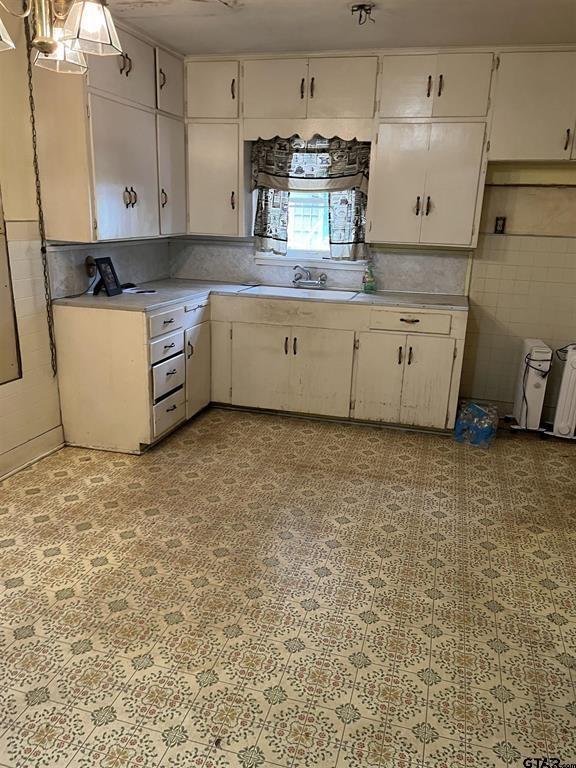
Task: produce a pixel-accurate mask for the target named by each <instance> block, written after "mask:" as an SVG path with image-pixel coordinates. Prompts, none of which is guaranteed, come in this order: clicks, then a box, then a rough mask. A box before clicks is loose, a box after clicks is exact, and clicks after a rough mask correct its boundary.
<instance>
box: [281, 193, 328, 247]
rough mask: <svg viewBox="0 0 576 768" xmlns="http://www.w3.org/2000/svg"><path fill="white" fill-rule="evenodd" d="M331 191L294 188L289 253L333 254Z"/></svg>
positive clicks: (289, 210)
mask: <svg viewBox="0 0 576 768" xmlns="http://www.w3.org/2000/svg"><path fill="white" fill-rule="evenodd" d="M329 221H330V212H329V204H328V192H291V193H290V199H289V202H288V249H287V254H288V256H295V257H299V256H312V257H315V258H320V259H329V258H330V236H329V226H330V224H329Z"/></svg>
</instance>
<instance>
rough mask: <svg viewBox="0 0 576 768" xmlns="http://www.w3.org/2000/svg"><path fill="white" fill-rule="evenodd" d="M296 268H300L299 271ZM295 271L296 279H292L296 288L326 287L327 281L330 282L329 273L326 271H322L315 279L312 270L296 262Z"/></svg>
mask: <svg viewBox="0 0 576 768" xmlns="http://www.w3.org/2000/svg"><path fill="white" fill-rule="evenodd" d="M296 270H298V272H296ZM294 271H295V272H296V274H295V275H294V279H293V280H292V285H293V286H294V288H326V283H327V282H328V275H327V274H326V272H321V273H320V274H319V275H318V277H317V278H316V280H313V279H312V273H311V272H310V270H309V269H306V268H305V267H301V266H300V265H299V264H296V266H295V267H294Z"/></svg>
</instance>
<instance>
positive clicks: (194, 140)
mask: <svg viewBox="0 0 576 768" xmlns="http://www.w3.org/2000/svg"><path fill="white" fill-rule="evenodd" d="M238 140H239V139H238V126H237V125H236V124H235V123H189V125H188V231H189V232H192V233H194V234H201V235H237V234H238V180H239V174H238V170H239V169H238V158H239V146H238Z"/></svg>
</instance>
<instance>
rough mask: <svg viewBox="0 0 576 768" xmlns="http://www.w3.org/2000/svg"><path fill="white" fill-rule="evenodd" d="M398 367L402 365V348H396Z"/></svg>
mask: <svg viewBox="0 0 576 768" xmlns="http://www.w3.org/2000/svg"><path fill="white" fill-rule="evenodd" d="M398 365H402V347H401V346H400V347H398Z"/></svg>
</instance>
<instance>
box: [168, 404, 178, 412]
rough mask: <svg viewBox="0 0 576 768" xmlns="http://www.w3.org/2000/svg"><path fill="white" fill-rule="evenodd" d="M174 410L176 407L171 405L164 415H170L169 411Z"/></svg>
mask: <svg viewBox="0 0 576 768" xmlns="http://www.w3.org/2000/svg"><path fill="white" fill-rule="evenodd" d="M175 410H176V406H175V405H171V406H170V408H166V413H170V411H175Z"/></svg>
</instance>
